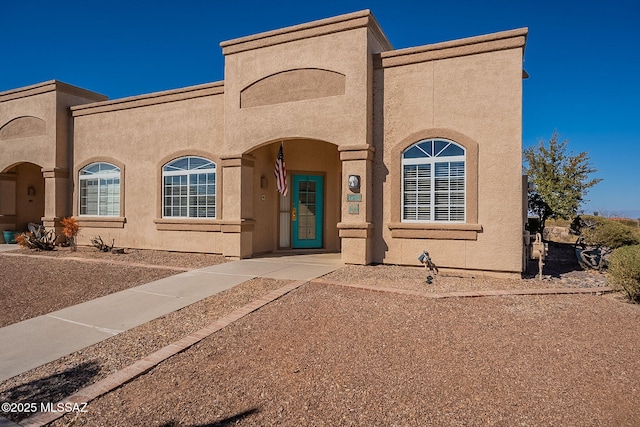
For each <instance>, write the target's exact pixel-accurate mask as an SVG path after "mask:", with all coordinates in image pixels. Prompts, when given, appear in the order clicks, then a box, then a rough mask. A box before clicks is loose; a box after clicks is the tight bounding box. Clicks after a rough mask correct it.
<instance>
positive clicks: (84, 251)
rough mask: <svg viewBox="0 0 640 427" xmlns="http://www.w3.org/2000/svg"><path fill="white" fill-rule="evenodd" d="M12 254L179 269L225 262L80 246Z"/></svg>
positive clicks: (210, 256)
mask: <svg viewBox="0 0 640 427" xmlns="http://www.w3.org/2000/svg"><path fill="white" fill-rule="evenodd" d="M10 253H16V254H24V255H39V256H48V257H55V258H84V259H91V260H103V261H118V262H127V263H137V264H151V265H160V266H167V267H178V268H203V267H207V266H209V265H214V264H220V263H222V262H224V257H223V256H222V255H213V254H201V253H185V252H167V251H154V250H149V249H126V251H125V253H124V254H112V253H110V252H101V251H99V250H97V249H96V248H93V247H87V246H80V247H78V250H77V251H75V252H73V251H71V249H70V248H63V247H56V249H55V250H53V251H33V250H31V249H18V250H15V251H11V252H10Z"/></svg>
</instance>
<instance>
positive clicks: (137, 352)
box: [0, 278, 289, 425]
mask: <svg viewBox="0 0 640 427" xmlns="http://www.w3.org/2000/svg"><path fill="white" fill-rule="evenodd" d="M287 283H289V282H288V281H283V280H273V279H261V278H256V279H253V280H250V281H248V282H245V283H242V284H240V285H238V286H235V287H233V288H231V289H228V290H226V291H224V292H221V293H219V294H216V295H213V296H211V297H209V298H207V299H204V300H202V301H199V302H197V303H195V304H192V305H190V306H187V307H185V308H183V309H182V310H178V311H175V312H173V313H170V314H167V315H166V316H163V317H161V318H158V319H156V320H153V321H151V322H148V323H146V324H144V325H140V326H138V327H136V328H133V329H130V330H128V331H125V332H123V333H121V334H118V335H116V336H114V337H112V338H109V339H107V340H105V341H102V342H100V343H98V344H95V345H93V346H91V347H87V348H85V349H83V350H80V351H78V352H75V353H73V354H70V355H68V356H64V357H62V358H60V359H58V360H56V361H54V362H51V363H48V364H46V365H43V366H40V367H38V368H36V369H32V370H31V371H28V372H25V373H23V374H20V375H18V376H15V377H13V378H11V379H9V380H6V381H3V382H0V402H11V403H30V402H37V403H38V404H39V403H40V402H45V403H47V402H51V403H54V402H58V401H59V400H61V399H62V398H64V397H67V396H69V395H71V394H73V393H75V392H76V391H77V390H79V389H80V388H82V387H86V386H88V385H90V384H93V383H95V382H96V381H99V380H101V379H103V378H105V377H106V376H108V375H110V374H112V373H113V372H115V371H117V370H119V369H122V368H124V367H126V366H129V365H130V364H132V363H134V362H136V361H137V360H139V359H141V358H143V357H145V356H147V355H149V354H151V353H153V352H154V351H157V350H159V349H160V348H162V347H164V346H166V345H168V344H170V343H172V342H174V341H177V340H178V339H180V338H182V337H183V336H185V335H188V334H190V333H192V332H194V331H197V330H200V329H202V328H203V327H205V326H207V325H209V324H210V323H212V322H213V321H215V320H216V319H219V318H220V317H223V316H225V315H227V314H229V313H230V312H232V311H233V310H235V309H236V308H239V307H242V306H243V305H245V304H248V303H249V302H252V301H255V300H257V299H259V298H261V297H262V296H264V295H266V294H267V293H269V292H270V291H272V290H273V289H278V288H280V287H282V286H284V285H285V284H287ZM0 415H3V416H5V417H10V418H12V419H13V420H14V421H19V420H21V419H24V418H26V415H28V414H26V415H25V414H2V413H0ZM141 425H144V423H143V424H141Z"/></svg>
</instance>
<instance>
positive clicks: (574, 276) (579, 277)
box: [323, 244, 607, 293]
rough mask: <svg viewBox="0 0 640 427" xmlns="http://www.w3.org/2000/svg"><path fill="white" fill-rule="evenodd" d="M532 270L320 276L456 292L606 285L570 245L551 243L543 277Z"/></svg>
mask: <svg viewBox="0 0 640 427" xmlns="http://www.w3.org/2000/svg"><path fill="white" fill-rule="evenodd" d="M529 271H531V272H532V274H529V275H527V276H525V277H524V278H522V279H501V278H495V277H485V276H484V275H482V274H481V273H479V274H478V275H477V276H472V275H470V276H467V277H456V276H451V275H447V273H446V272H443V273H442V274H439V275H436V276H434V279H433V282H432V283H431V284H427V283H426V280H425V279H426V277H427V274H431V273H428V272H427V271H426V270H425V269H424V267H406V266H397V265H377V266H361V265H350V266H347V267H345V268H342V269H340V270H337V271H334V272H333V273H330V274H328V275H326V276H324V277H323V279H326V280H328V281H335V282H341V283H349V284H354V285H368V286H379V287H390V288H400V289H409V290H414V291H423V292H433V293H440V292H458V291H461V292H462V291H485V290H498V289H500V290H510V289H533V288H536V289H538V288H539V289H548V288H587V287H599V286H607V277H606V275H605V274H604V273H600V272H598V271H583V270H582V269H580V267H579V266H578V263H577V261H576V257H575V253H574V249H573V245H568V244H552V246H551V248H550V250H549V256H548V258H547V259H546V260H545V265H544V268H543V280H538V278H537V276H535V275H534V273H535V274H537V271H538V265H537V261H536V262H532V263H530V268H529Z"/></svg>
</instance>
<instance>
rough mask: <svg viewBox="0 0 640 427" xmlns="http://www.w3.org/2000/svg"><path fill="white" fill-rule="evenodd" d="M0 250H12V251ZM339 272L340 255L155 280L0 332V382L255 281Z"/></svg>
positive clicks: (247, 263)
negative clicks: (256, 279) (252, 280)
mask: <svg viewBox="0 0 640 427" xmlns="http://www.w3.org/2000/svg"><path fill="white" fill-rule="evenodd" d="M0 246H13V247H14V248H15V245H0ZM2 249H3V248H0V250H2ZM340 267H342V264H341V262H340V254H314V255H292V256H282V257H264V258H254V259H248V260H240V261H233V262H228V263H225V264H219V265H214V266H210V267H206V268H202V269H198V270H192V271H188V272H185V273H181V274H177V275H175V276H171V277H167V278H164V279H160V280H156V281H154V282H151V283H147V284H144V285H141V286H137V287H134V288H130V289H127V290H124V291H121V292H116V293H114V294H111V295H107V296H104V297H101V298H97V299H94V300H92V301H88V302H85V303H82V304H78V305H74V306H71V307H67V308H64V309H62V310H59V311H55V312H52V313H49V314H46V315H44V316H39V317H35V318H32V319H29V320H25V321H23V322H19V323H15V324H13V325H9V326H6V327H4V328H0V343H2V347H1V349H0V381H4V380H6V379H9V378H11V377H13V376H15V375H18V374H20V373H22V372H26V371H28V370H30V369H33V368H36V367H38V366H41V365H44V364H45V363H49V362H51V361H54V360H56V359H58V358H60V357H62V356H65V355H67V354H71V353H73V352H75V351H78V350H81V349H83V348H85V347H89V346H91V345H93V344H96V343H98V342H100V341H102V340H105V339H107V338H110V337H112V336H114V335H116V334H119V333H120V332H123V331H126V330H128V329H131V328H134V327H136V326H139V325H141V324H143V323H146V322H149V321H151V320H153V319H156V318H158V317H161V316H164V315H166V314H168V313H171V312H172V311H176V310H179V309H181V308H183V307H186V306H187V305H190V304H193V303H195V302H197V301H200V300H202V299H204V298H207V297H209V296H211V295H214V294H217V293H219V292H222V291H224V290H226V289H229V288H232V287H233V286H236V285H238V284H240V283H243V282H245V281H247V280H250V279H253V278H255V277H266V278H273V279H287V280H298V281H300V280H303V281H308V280H311V279H314V278H316V277H320V276H322V275H325V274H327V273H330V272H331V271H334V270H337V269H338V268H340Z"/></svg>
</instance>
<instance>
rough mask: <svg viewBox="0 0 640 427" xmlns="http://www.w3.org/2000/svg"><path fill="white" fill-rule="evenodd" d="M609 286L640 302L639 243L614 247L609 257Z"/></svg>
mask: <svg viewBox="0 0 640 427" xmlns="http://www.w3.org/2000/svg"><path fill="white" fill-rule="evenodd" d="M609 275H610V279H611V280H610V281H611V286H612V287H613V288H614V289H617V290H620V291H623V292H624V293H626V294H627V297H628V298H629V299H630V300H631V301H633V302H636V303H638V302H640V245H635V246H625V247H623V248H619V249H616V250H615V251H613V253H612V254H611V257H610V258H609Z"/></svg>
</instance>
